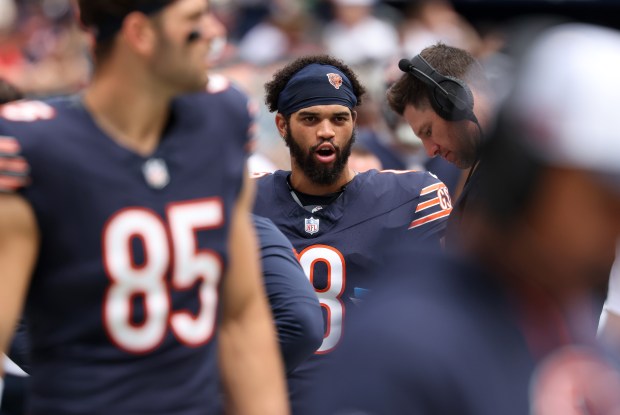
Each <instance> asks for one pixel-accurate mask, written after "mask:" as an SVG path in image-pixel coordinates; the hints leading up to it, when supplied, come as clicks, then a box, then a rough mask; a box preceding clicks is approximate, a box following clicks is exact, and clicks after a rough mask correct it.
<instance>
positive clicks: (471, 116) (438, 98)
mask: <svg viewBox="0 0 620 415" xmlns="http://www.w3.org/2000/svg"><path fill="white" fill-rule="evenodd" d="M398 66H399V68H400V69H401V70H402V71H403V72H405V73H404V74H403V75H402V76H401V78H400V79H399V80H398V81H396V82H395V83H394V84H393V85H392V86H391V87H390V89H389V90H388V91H387V100H388V103H389V105H390V107H391V108H392V110H394V111H395V112H396V113H398V114H399V115H401V116H403V117H404V118H405V120H406V121H407V123H409V125H410V126H411V129H412V130H413V132H414V133H415V134H416V135H417V136H418V137H419V138H420V140H421V141H422V143H423V145H424V148H425V150H426V153H427V154H428V156H429V157H436V156H441V157H443V158H444V159H445V160H447V161H448V162H450V163H452V164H454V165H456V166H457V167H459V168H460V169H464V170H466V169H468V170H469V172H468V174H467V179H466V181H465V184H464V187H463V190H462V192H461V193H460V196H459V197H458V198H457V200H456V202H455V206H454V210H453V212H452V214H451V218H450V222H451V223H452V224H454V223H457V222H460V221H461V217H462V215H463V211H464V210H465V208H466V205H467V200H468V196H469V194H470V193H471V191H472V188H475V181H476V175H475V174H474V172H475V171H476V169H477V166H478V162H479V152H480V147H481V144H482V138H483V131H484V130H485V128H486V127H487V126H488V124H489V123H490V120H491V110H492V105H491V104H492V101H491V94H490V91H489V84H488V81H487V79H486V76H485V73H484V69H483V68H482V65H480V63H478V61H476V59H475V58H474V57H473V56H472V55H471V54H469V53H468V52H467V51H465V50H463V49H459V48H455V47H451V46H447V45H445V44H442V43H438V44H436V45H433V46H429V47H427V48H426V49H424V50H423V51H422V52H421V53H420V54H419V55H417V56H415V57H414V58H413V59H411V60H408V59H402V60H401V61H400V62H399V64H398ZM450 227H452V225H450ZM449 230H450V229H449Z"/></svg>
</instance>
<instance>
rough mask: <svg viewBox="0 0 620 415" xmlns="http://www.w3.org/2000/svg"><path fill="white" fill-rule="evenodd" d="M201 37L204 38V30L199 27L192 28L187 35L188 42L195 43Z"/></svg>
mask: <svg viewBox="0 0 620 415" xmlns="http://www.w3.org/2000/svg"><path fill="white" fill-rule="evenodd" d="M200 38H202V32H201V31H200V30H198V29H195V30H192V31H191V32H189V34H188V35H187V43H193V42H195V41H197V40H198V39H200Z"/></svg>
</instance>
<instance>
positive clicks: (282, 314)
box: [253, 215, 323, 373]
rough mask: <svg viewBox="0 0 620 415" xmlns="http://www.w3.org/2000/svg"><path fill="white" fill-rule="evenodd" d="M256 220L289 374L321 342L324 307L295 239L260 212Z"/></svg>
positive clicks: (277, 326) (264, 267) (271, 298)
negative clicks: (313, 286)
mask: <svg viewBox="0 0 620 415" xmlns="http://www.w3.org/2000/svg"><path fill="white" fill-rule="evenodd" d="M253 219H254V225H255V226H256V233H257V235H258V239H259V242H260V248H261V252H260V255H261V265H262V268H263V282H264V284H265V290H266V292H267V297H268V298H269V304H270V306H271V312H272V314H273V319H274V321H275V324H276V329H277V330H278V338H279V343H280V350H281V352H282V357H283V359H284V364H285V366H286V371H287V373H289V372H292V371H293V370H294V369H295V368H296V367H297V366H298V365H299V364H300V363H301V362H303V361H304V360H306V359H308V358H309V357H310V356H312V354H313V353H314V352H315V350H316V349H318V348H319V346H320V345H321V341H322V340H323V319H322V317H321V307H320V305H319V300H318V298H317V296H316V293H315V292H314V289H313V288H312V285H311V284H310V282H309V281H308V278H306V275H305V274H304V271H303V269H302V268H301V265H300V264H299V261H298V260H297V257H296V256H295V253H294V250H293V245H291V242H290V241H289V240H288V239H286V236H284V235H283V234H282V232H280V230H279V229H278V228H277V227H276V226H275V225H274V224H273V222H272V221H270V220H269V219H267V218H263V217H260V216H256V215H253Z"/></svg>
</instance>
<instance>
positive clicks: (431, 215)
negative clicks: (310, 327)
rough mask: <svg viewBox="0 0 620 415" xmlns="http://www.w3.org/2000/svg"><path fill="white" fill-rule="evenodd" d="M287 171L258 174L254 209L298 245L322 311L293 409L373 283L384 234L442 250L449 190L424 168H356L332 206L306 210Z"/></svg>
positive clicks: (297, 377) (295, 384)
mask: <svg viewBox="0 0 620 415" xmlns="http://www.w3.org/2000/svg"><path fill="white" fill-rule="evenodd" d="M289 174H290V173H289V172H286V171H277V172H275V173H274V174H269V175H265V176H263V177H260V178H258V179H257V182H258V188H257V199H256V203H255V209H254V211H255V213H257V214H259V215H262V216H267V217H269V218H270V219H271V220H272V221H273V222H274V223H275V224H276V226H277V227H278V228H279V229H280V230H281V231H282V232H283V233H284V235H286V237H287V238H288V239H289V240H290V241H291V242H292V244H293V246H294V247H295V249H296V251H297V254H298V257H299V260H300V262H301V265H302V267H303V269H304V272H305V273H306V276H307V277H308V278H309V279H310V281H311V282H312V284H313V286H314V288H315V290H316V292H317V295H318V297H319V301H320V303H321V306H322V308H323V314H324V320H325V333H324V339H323V343H322V344H321V347H320V348H319V349H318V350H317V353H316V354H315V355H314V356H312V357H311V358H310V359H309V360H308V361H307V362H305V363H303V364H301V365H300V366H299V368H298V369H297V370H296V371H295V372H293V373H292V374H290V375H289V392H290V395H291V405H292V407H293V412H294V413H295V414H304V413H308V412H306V410H305V408H309V407H310V406H309V403H308V402H307V401H306V400H307V398H308V396H307V392H308V391H309V389H311V388H313V387H314V385H313V384H312V382H311V378H312V373H313V372H314V371H315V370H316V368H317V367H318V366H320V365H321V364H324V362H325V361H326V360H328V359H329V354H330V353H331V352H332V351H333V350H335V349H336V348H337V346H338V344H339V343H340V341H341V339H342V337H343V336H344V335H345V333H346V319H345V316H346V315H348V314H350V313H352V312H354V310H355V308H356V307H357V305H359V304H360V303H361V302H363V301H364V297H365V296H366V295H367V293H368V290H369V287H370V286H371V285H373V284H374V283H375V281H373V280H374V279H375V275H374V274H373V273H372V272H371V270H373V269H374V268H376V267H377V266H378V264H379V263H380V262H379V261H378V255H377V253H379V252H381V250H382V245H383V241H384V240H385V239H395V240H398V241H400V242H401V243H405V244H412V245H414V244H426V245H429V246H431V245H432V246H436V247H439V243H440V242H439V241H440V238H441V237H442V236H443V232H444V228H445V222H446V219H447V217H448V215H449V213H450V210H451V205H450V199H449V195H448V191H447V189H446V187H445V186H444V185H443V183H441V182H440V181H439V180H438V179H436V178H435V177H433V176H432V175H430V174H428V173H422V172H404V171H385V172H377V171H376V170H371V171H368V172H365V173H360V174H358V175H356V176H355V177H354V179H353V180H352V181H351V182H350V183H349V184H348V185H347V186H346V189H345V190H344V192H343V193H342V195H341V196H340V197H339V198H338V199H336V200H335V201H334V202H332V203H331V204H329V205H327V206H324V207H316V208H314V211H313V212H308V211H307V210H306V209H304V208H303V207H302V206H300V205H299V204H298V203H297V202H296V201H295V199H294V198H293V197H292V195H291V189H290V188H289V186H288V183H287V176H288V175H289Z"/></svg>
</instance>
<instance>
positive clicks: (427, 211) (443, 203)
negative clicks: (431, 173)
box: [409, 182, 452, 229]
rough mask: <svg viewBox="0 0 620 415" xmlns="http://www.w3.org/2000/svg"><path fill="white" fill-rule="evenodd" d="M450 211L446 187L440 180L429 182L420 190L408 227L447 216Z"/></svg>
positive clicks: (412, 227)
mask: <svg viewBox="0 0 620 415" xmlns="http://www.w3.org/2000/svg"><path fill="white" fill-rule="evenodd" d="M450 212H452V200H451V199H450V193H449V192H448V188H447V187H446V185H445V184H443V183H442V182H437V183H433V184H430V185H428V186H426V187H424V188H422V190H421V191H420V200H419V202H418V205H417V207H416V210H415V214H414V217H413V220H412V221H411V223H410V224H409V229H415V228H419V227H421V226H424V225H426V224H428V223H431V222H436V221H438V220H441V219H444V218H447V217H448V216H449V215H450Z"/></svg>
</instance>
